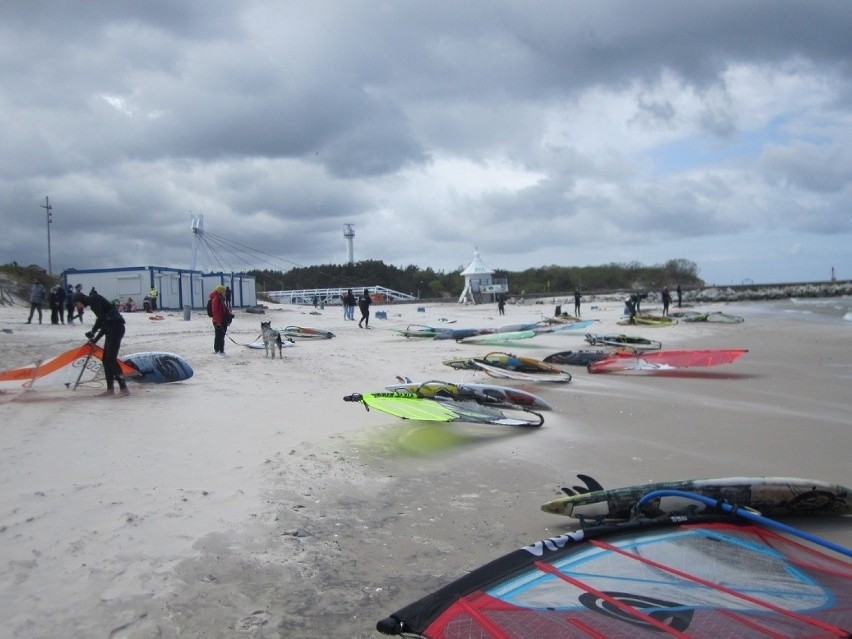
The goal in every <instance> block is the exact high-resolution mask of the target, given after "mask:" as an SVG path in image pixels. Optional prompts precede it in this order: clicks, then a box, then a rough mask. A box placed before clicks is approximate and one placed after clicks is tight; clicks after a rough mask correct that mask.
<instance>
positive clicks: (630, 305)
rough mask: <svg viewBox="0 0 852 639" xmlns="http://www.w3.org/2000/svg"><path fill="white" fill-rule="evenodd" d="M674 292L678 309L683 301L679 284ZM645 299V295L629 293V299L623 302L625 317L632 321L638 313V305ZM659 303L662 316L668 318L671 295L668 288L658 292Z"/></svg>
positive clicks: (665, 287) (646, 295)
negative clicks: (661, 305)
mask: <svg viewBox="0 0 852 639" xmlns="http://www.w3.org/2000/svg"><path fill="white" fill-rule="evenodd" d="M675 291H676V293H677V307H678V308H680V307H681V302H682V300H683V289H682V288H681V287H680V284H678V285H677V289H675ZM646 297H648V294H647V293H631V294H630V297H628V298H627V299H626V300H625V301H624V312H625V315H628V316H629V317H630V319H631V320H632V319H633V318H634V317H635V316H636V314H637V313H639V312H640V305H641V303H642V300H643V299H645V298H646ZM660 301H661V302H662V303H663V311H662V316H663V317H668V315H669V309H670V308H671V305H672V294H671V293H670V292H669V287H668V286H664V287H663V290H662V291H660Z"/></svg>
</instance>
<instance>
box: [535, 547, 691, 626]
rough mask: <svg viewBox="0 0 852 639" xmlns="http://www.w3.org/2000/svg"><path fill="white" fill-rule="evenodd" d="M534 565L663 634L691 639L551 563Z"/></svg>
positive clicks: (539, 562) (537, 562) (536, 563)
mask: <svg viewBox="0 0 852 639" xmlns="http://www.w3.org/2000/svg"><path fill="white" fill-rule="evenodd" d="M533 565H534V566H535V567H536V568H538V569H539V570H541V571H542V572H544V573H548V574H551V575H554V576H555V577H557V578H558V579H561V580H562V581H567V582H568V583H569V584H571V585H572V586H576V587H577V588H579V589H580V590H583V591H585V592H588V593H590V594H592V595H594V596H595V597H598V598H599V599H603V600H604V601H606V602H607V603H608V604H610V605H612V606H615V607H616V608H618V609H619V610H621V611H622V612H624V613H626V614H628V615H630V616H631V617H634V618H636V619H640V620H642V621H644V622H645V623H647V624H650V625H652V626H654V627H655V628H657V629H659V630H662V631H663V632H666V633H668V634H670V635H672V636H674V637H680V638H681V639H689V635H686V634H684V633H682V632H680V631H679V630H677V629H675V628H672V627H671V626H667V625H666V624H664V623H663V622H661V621H659V620H657V619H654V617H651V616H650V615H646V614H645V613H644V612H641V611H640V610H637V609H636V608H634V607H633V606H629V605H627V604H626V603H624V602H623V601H619V600H618V599H616V598H615V597H612V596H611V595H608V594H606V593H605V592H602V591H600V590H597V589H596V588H593V587H592V586H590V585H589V584H587V583H584V582H582V581H580V580H579V579H575V578H574V577H571V576H569V575H567V574H565V573H564V572H562V571H561V570H559V569H558V568H557V567H556V566H554V565H553V564H549V563H546V562H543V561H536V562H534V564H533Z"/></svg>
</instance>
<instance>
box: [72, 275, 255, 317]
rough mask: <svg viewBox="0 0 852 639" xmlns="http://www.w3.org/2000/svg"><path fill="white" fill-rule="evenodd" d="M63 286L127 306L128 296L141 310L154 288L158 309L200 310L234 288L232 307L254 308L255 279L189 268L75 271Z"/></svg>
mask: <svg viewBox="0 0 852 639" xmlns="http://www.w3.org/2000/svg"><path fill="white" fill-rule="evenodd" d="M62 275H63V286H64V285H65V284H70V285H71V286H72V287H74V286H76V285H77V284H80V285H82V287H83V288H82V290H83V292H84V293H88V292H89V291H90V290H91V289H92V288H94V289H96V290H97V291H98V293H100V294H101V295H103V296H104V297H105V298H107V299H108V300H119V302H121V303H124V302H125V301H127V298H128V297H132V298H133V301H134V302H136V305H137V306H138V308H139V309H140V310H141V309H142V300H143V298H144V297H145V296H146V295H148V292H149V291H150V290H151V288H152V287H153V288H156V289H157V291H158V293H159V295H158V297H157V309H158V310H181V309H183V308H184V307H185V306H189V307H191V308H195V309H200V308H204V307H205V306H206V304H207V297H208V296H209V295H210V292H211V291H212V290H213V289H214V288H215V287H216V286H217V285H218V284H222V285H224V286H227V287H229V288H230V289H231V305H232V306H233V307H243V306H255V305H256V304H257V293H256V290H255V278H254V276H252V275H246V274H244V273H201V271H194V270H190V269H176V268H169V267H166V266H126V267H119V268H103V269H74V268H70V269H68V270H66V271H64V272H63V273H62Z"/></svg>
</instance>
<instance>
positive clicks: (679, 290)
mask: <svg viewBox="0 0 852 639" xmlns="http://www.w3.org/2000/svg"><path fill="white" fill-rule="evenodd" d="M682 296H683V291H682V290H681V288H680V284H678V285H677V307H678V308H680V299H681V297H682Z"/></svg>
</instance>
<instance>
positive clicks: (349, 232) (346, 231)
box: [343, 224, 355, 264]
mask: <svg viewBox="0 0 852 639" xmlns="http://www.w3.org/2000/svg"><path fill="white" fill-rule="evenodd" d="M353 226H355V225H354V224H344V225H343V237H345V238H346V243H347V244H348V249H349V264H354V263H355V252H354V248H353V247H352V242H353V240H354V239H355V229H354V228H352V227H353Z"/></svg>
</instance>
